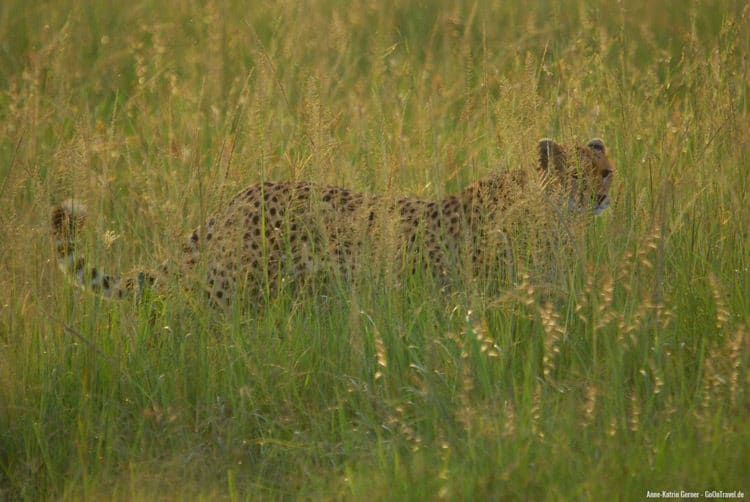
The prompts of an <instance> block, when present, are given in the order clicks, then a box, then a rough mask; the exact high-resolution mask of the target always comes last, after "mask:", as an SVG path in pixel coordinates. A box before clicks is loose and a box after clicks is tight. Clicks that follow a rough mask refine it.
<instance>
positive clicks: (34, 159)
mask: <svg viewBox="0 0 750 502" xmlns="http://www.w3.org/2000/svg"><path fill="white" fill-rule="evenodd" d="M749 57H750V7H748V6H747V5H746V3H745V2H742V1H698V0H696V1H691V2H683V1H678V0H673V1H664V2H649V1H646V0H632V1H628V2H620V3H615V2H595V1H576V0H564V1H549V2H548V1H542V0H540V1H534V2H493V1H486V2H485V1H479V2H464V3H456V2H448V1H442V0H438V1H429V2H427V1H425V2H419V1H413V2H408V1H403V2H402V1H393V0H391V1H382V2H368V1H356V0H355V1H349V2H343V1H336V0H319V1H314V2H313V1H311V2H296V1H284V0H274V1H268V2H251V3H245V2H212V1H208V2H194V1H191V0H182V1H178V2H157V1H153V0H136V1H134V2H122V3H118V2H94V1H76V2H73V1H64V0H61V1H56V2H27V1H25V0H6V1H4V2H2V4H0V235H1V236H2V238H1V240H2V244H1V245H0V290H2V293H1V294H0V498H7V499H29V500H34V499H67V500H79V499H81V498H85V499H92V500H95V499H98V498H100V497H107V498H116V499H154V498H157V499H172V498H175V499H177V498H203V499H206V500H209V499H214V498H217V497H226V498H231V499H256V498H259V497H264V498H286V497H289V496H299V497H305V498H308V497H309V498H316V499H317V498H352V499H366V498H383V499H385V498H401V499H421V498H424V499H428V498H429V499H432V498H439V497H443V498H467V499H472V498H474V499H482V498H484V497H487V496H491V497H495V498H499V497H502V498H519V499H522V498H523V499H545V498H548V499H579V498H601V497H604V496H606V497H608V498H609V497H615V498H623V499H631V498H642V497H645V495H646V491H647V490H652V491H661V490H678V491H679V490H693V491H700V492H701V493H702V492H703V491H705V490H724V491H733V490H744V491H745V492H747V491H748V490H750V485H748V478H747V466H748V465H750V446H749V445H750V396H749V395H748V390H747V389H748V385H749V384H750V376H749V373H748V370H747V365H748V362H750V336H749V335H748V333H749V330H750V324H749V323H750V271H749V267H750V239H749V238H748V232H749V231H750V200H748V197H749V195H748V193H749V189H750V175H749V174H748V173H749V172H750V171H749V170H748V166H749V165H750V147H749V143H748V141H749V138H750V113H749V112H750V110H748V87H749V86H750V75H749V74H748V61H749V59H748V58H749ZM543 136H550V137H554V138H555V139H557V140H560V141H563V142H567V143H574V142H579V141H585V140H587V139H588V138H589V137H592V136H601V137H602V138H604V139H605V141H606V143H607V145H608V147H609V149H610V158H611V159H612V161H613V162H614V164H615V167H616V169H617V172H616V178H615V184H614V186H613V190H612V197H613V206H612V207H611V208H610V209H609V210H608V211H606V212H605V214H603V215H602V216H600V217H598V218H595V219H591V220H587V221H586V223H585V224H584V225H583V226H582V228H578V227H576V228H574V229H572V230H573V231H572V232H571V233H573V234H575V241H574V242H573V243H570V246H569V247H565V248H564V250H563V249H562V248H561V250H559V251H558V252H557V253H555V252H552V253H549V252H546V253H544V254H545V259H544V260H540V259H538V258H539V257H538V253H536V251H537V249H535V248H534V242H533V240H531V241H530V240H528V239H526V240H524V239H522V237H523V236H520V235H516V236H515V237H516V238H517V239H516V241H515V242H526V243H529V244H527V247H526V248H524V247H522V246H521V247H520V248H519V249H517V250H516V251H517V252H516V253H515V254H514V255H513V256H514V258H513V259H514V263H512V264H511V267H510V268H511V269H512V272H511V273H506V274H505V275H504V276H503V280H502V281H496V282H500V283H501V284H500V287H494V288H491V287H482V284H478V283H477V284H475V283H471V282H468V283H467V284H465V287H462V288H454V289H451V290H449V291H443V292H440V291H439V288H436V287H435V284H433V283H432V282H431V279H430V278H429V277H422V276H420V275H416V276H413V277H409V278H406V279H403V278H401V279H399V278H393V277H390V276H389V275H388V274H387V273H379V272H378V268H377V267H374V268H373V274H372V277H371V278H370V279H369V280H363V281H355V282H354V283H342V284H338V283H336V284H334V285H335V287H332V288H328V289H327V290H326V291H325V294H307V293H305V292H297V291H294V290H290V291H287V292H286V293H282V294H280V295H279V296H277V297H275V298H273V299H271V300H270V301H269V302H268V303H267V304H266V305H265V306H263V307H258V308H253V306H249V307H250V308H248V309H246V310H244V311H240V310H234V311H233V312H231V313H229V314H225V313H224V312H220V311H218V310H217V309H214V308H212V307H211V306H210V305H206V304H205V302H203V301H202V300H201V297H200V295H197V294H194V293H191V292H190V291H183V290H181V289H180V288H179V287H174V288H172V289H171V290H170V291H168V292H167V294H160V295H154V297H153V298H150V299H149V300H148V301H142V302H135V301H130V300H128V301H123V302H110V301H103V300H101V299H99V298H97V297H95V296H94V295H91V294H88V293H85V292H81V291H79V290H77V289H76V288H74V287H72V286H71V285H70V284H69V283H67V282H66V281H65V280H64V278H63V277H62V275H61V274H60V273H59V271H58V270H57V269H56V265H55V260H54V256H55V254H54V253H55V251H54V245H53V243H52V240H51V238H50V231H49V211H50V207H51V205H52V204H54V203H57V202H59V201H61V200H63V199H65V198H68V197H71V196H72V197H77V198H80V199H82V200H85V202H86V203H87V205H88V207H89V213H90V215H91V218H90V221H89V225H88V227H87V229H86V231H85V232H84V234H85V235H83V236H82V238H83V240H84V242H85V246H86V249H87V251H86V253H87V255H89V256H93V257H96V259H97V260H99V261H101V262H103V263H105V264H107V265H108V266H109V267H110V268H120V269H128V268H131V267H134V266H136V265H138V264H141V263H148V264H153V263H156V262H157V261H158V259H161V258H164V257H167V258H170V257H174V256H175V255H176V253H177V252H178V251H179V246H180V244H179V243H181V242H182V238H183V236H184V235H186V234H187V233H188V232H189V230H190V229H191V228H193V227H195V226H196V225H198V224H200V223H201V221H202V220H203V218H205V216H206V214H207V213H209V212H211V211H213V210H215V209H217V208H219V207H220V206H221V204H222V203H223V202H225V201H227V200H228V198H229V197H231V196H232V195H233V193H234V192H235V190H237V189H239V188H241V187H242V186H244V185H247V184H249V183H252V182H256V181H259V180H263V179H308V180H313V181H318V182H325V183H335V184H337V185H344V186H349V187H351V188H355V189H358V190H362V191H369V192H377V193H386V194H393V195H394V196H399V195H405V194H408V195H416V196H421V197H441V196H443V195H445V194H446V193H450V192H453V191H456V190H458V189H460V188H462V187H463V186H465V185H466V184H467V183H468V182H470V181H471V180H473V179H476V178H478V177H480V176H483V175H486V174H488V173H490V172H492V170H493V169H496V168H497V166H498V165H500V166H509V167H518V168H524V167H529V166H532V165H533V164H534V158H535V152H534V147H535V144H536V141H537V139H538V138H540V137H543ZM532 258H533V259H532ZM489 282H491V281H489ZM339 286H340V287H339ZM495 286H497V284H496V285H495Z"/></svg>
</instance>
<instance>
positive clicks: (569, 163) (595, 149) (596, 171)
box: [539, 138, 614, 214]
mask: <svg viewBox="0 0 750 502" xmlns="http://www.w3.org/2000/svg"><path fill="white" fill-rule="evenodd" d="M539 167H540V169H541V170H542V171H543V172H544V173H545V174H546V175H549V174H553V175H556V176H557V177H558V178H559V180H560V182H561V184H562V186H563V188H564V190H565V192H566V193H567V194H568V208H569V209H570V210H582V209H587V208H591V210H592V212H593V213H594V214H600V213H601V212H602V211H604V210H605V209H606V208H607V207H609V187H610V185H611V184H612V178H613V177H614V170H613V168H612V164H611V163H610V161H609V159H608V158H607V148H606V147H605V146H604V141H602V140H601V139H599V138H594V139H592V140H590V141H589V142H588V143H586V144H585V145H582V146H577V147H575V149H573V150H571V149H569V148H567V147H564V146H561V145H558V144H557V143H555V142H554V141H552V140H551V139H548V138H545V139H541V140H539Z"/></svg>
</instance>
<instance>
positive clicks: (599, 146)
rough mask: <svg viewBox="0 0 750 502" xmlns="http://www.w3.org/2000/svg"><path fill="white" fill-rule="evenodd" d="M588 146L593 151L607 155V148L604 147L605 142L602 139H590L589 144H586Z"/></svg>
mask: <svg viewBox="0 0 750 502" xmlns="http://www.w3.org/2000/svg"><path fill="white" fill-rule="evenodd" d="M586 146H587V147H589V148H591V149H592V150H596V151H598V152H602V153H604V154H606V153H607V147H606V146H604V140H603V139H601V138H593V139H590V140H589V142H588V143H586Z"/></svg>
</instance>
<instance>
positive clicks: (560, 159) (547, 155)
mask: <svg viewBox="0 0 750 502" xmlns="http://www.w3.org/2000/svg"><path fill="white" fill-rule="evenodd" d="M592 141H593V140H592ZM538 149H539V169H541V170H542V171H544V172H547V171H549V170H550V168H553V169H554V170H555V171H557V172H562V171H563V170H564V169H565V151H564V150H563V148H562V147H561V146H560V145H558V144H557V143H555V142H554V141H553V140H551V139H549V138H543V139H540V140H539V146H538Z"/></svg>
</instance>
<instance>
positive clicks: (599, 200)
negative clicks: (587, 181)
mask: <svg viewBox="0 0 750 502" xmlns="http://www.w3.org/2000/svg"><path fill="white" fill-rule="evenodd" d="M608 207H609V195H607V194H606V193H600V194H596V203H595V204H594V209H593V210H592V212H593V213H594V215H599V214H602V211H604V210H605V209H607V208H608Z"/></svg>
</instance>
